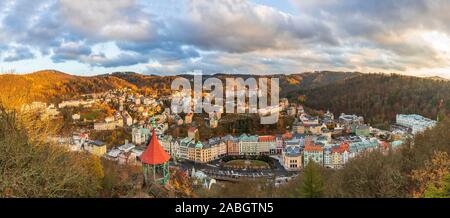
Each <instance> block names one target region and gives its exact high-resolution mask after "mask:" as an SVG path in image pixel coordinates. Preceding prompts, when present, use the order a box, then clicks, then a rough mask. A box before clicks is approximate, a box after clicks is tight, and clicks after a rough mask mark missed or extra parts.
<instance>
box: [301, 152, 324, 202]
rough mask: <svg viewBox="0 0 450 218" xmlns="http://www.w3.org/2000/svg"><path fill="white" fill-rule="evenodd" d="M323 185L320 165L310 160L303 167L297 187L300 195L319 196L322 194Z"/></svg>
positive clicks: (306, 196) (307, 196)
mask: <svg viewBox="0 0 450 218" xmlns="http://www.w3.org/2000/svg"><path fill="white" fill-rule="evenodd" d="M323 191H324V186H323V180H322V176H321V172H320V166H319V165H318V164H317V163H315V162H314V161H310V162H309V163H308V165H307V166H306V168H305V171H304V174H303V177H302V182H301V186H300V187H299V189H298V192H299V193H300V197H305V198H319V197H322V196H323Z"/></svg>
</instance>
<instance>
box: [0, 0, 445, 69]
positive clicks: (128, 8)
mask: <svg viewBox="0 0 450 218" xmlns="http://www.w3.org/2000/svg"><path fill="white" fill-rule="evenodd" d="M449 11H450V1H448V0H433V1H431V0H430V1H429V0H396V1H392V0H364V1H361V0H320V1H319V0H317V1H314V0H273V1H270V0H208V1H206V0H151V1H146V0H95V1H91V0H77V1H74V0H0V67H1V70H2V72H7V71H15V72H33V71H36V70H41V69H57V70H61V71H64V72H67V73H72V74H78V75H95V74H103V73H109V72H114V71H136V72H140V73H147V74H150V73H153V74H176V73H184V72H189V71H192V70H203V72H205V73H218V72H225V73H258V74H270V73H299V72H305V71H315V70H343V71H361V72H396V73H404V74H412V75H419V76H425V75H438V76H443V77H446V78H450V13H449Z"/></svg>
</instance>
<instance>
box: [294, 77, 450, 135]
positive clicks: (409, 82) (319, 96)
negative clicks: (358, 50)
mask: <svg viewBox="0 0 450 218" xmlns="http://www.w3.org/2000/svg"><path fill="white" fill-rule="evenodd" d="M296 93H297V94H298V95H305V96H306V101H305V104H306V106H307V107H310V108H313V109H320V110H327V109H329V110H331V111H333V112H334V113H335V114H340V113H355V114H359V115H363V116H364V117H365V118H366V120H367V121H368V122H369V123H371V124H372V125H379V124H382V126H383V124H384V126H386V125H387V124H388V123H389V122H391V121H393V120H394V119H395V115H396V114H397V113H417V114H421V115H423V116H426V117H429V118H432V119H436V117H437V116H438V112H440V113H442V114H447V113H449V112H450V82H448V81H445V80H433V79H427V78H418V77H410V76H400V75H395V74H393V75H386V74H363V75H361V76H358V77H354V78H351V79H348V80H344V81H340V82H337V83H334V84H329V85H326V86H322V87H319V88H314V89H309V90H303V91H298V92H296Z"/></svg>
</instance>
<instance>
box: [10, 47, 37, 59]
mask: <svg viewBox="0 0 450 218" xmlns="http://www.w3.org/2000/svg"><path fill="white" fill-rule="evenodd" d="M6 50H7V51H6V52H5V54H4V57H3V61H5V62H13V61H20V60H26V59H32V58H34V57H35V55H34V54H33V53H32V52H31V51H30V49H28V48H26V47H21V46H19V47H12V48H10V49H9V50H8V49H6Z"/></svg>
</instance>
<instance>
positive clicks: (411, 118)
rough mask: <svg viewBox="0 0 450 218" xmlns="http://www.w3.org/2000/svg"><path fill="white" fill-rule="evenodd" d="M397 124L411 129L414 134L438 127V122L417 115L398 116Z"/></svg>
mask: <svg viewBox="0 0 450 218" xmlns="http://www.w3.org/2000/svg"><path fill="white" fill-rule="evenodd" d="M396 122H397V124H399V125H402V126H406V127H408V128H411V131H412V134H414V135H415V134H417V133H420V132H423V131H425V130H427V129H429V128H433V127H434V126H436V123H437V122H436V121H435V120H431V119H428V118H426V117H423V116H420V115H417V114H397V117H396Z"/></svg>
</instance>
